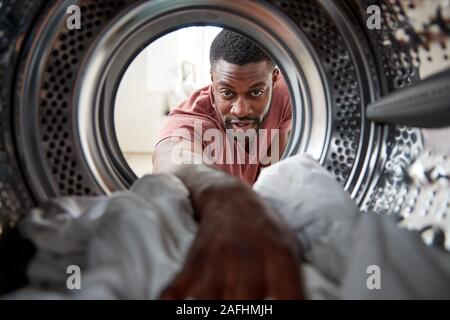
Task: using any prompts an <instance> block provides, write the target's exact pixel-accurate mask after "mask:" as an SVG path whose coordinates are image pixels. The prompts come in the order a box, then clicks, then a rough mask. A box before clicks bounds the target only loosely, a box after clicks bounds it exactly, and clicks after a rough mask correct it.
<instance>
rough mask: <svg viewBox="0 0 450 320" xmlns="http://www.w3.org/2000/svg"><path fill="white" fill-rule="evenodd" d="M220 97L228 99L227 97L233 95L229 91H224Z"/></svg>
mask: <svg viewBox="0 0 450 320" xmlns="http://www.w3.org/2000/svg"><path fill="white" fill-rule="evenodd" d="M222 95H223V96H224V97H227V98H229V97H231V96H232V95H233V93H232V92H231V91H228V90H224V91H222Z"/></svg>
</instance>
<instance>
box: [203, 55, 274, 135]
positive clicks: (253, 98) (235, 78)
mask: <svg viewBox="0 0 450 320" xmlns="http://www.w3.org/2000/svg"><path fill="white" fill-rule="evenodd" d="M278 72H279V71H278V69H274V68H273V66H272V65H271V64H270V63H269V62H267V61H261V62H257V63H248V64H246V65H243V66H240V65H236V64H231V63H228V62H226V61H224V60H219V61H217V63H216V64H215V66H213V68H212V70H211V80H212V83H213V85H212V89H213V98H214V103H215V105H216V109H217V111H218V113H219V114H220V116H221V118H222V120H223V122H224V125H225V128H226V129H233V130H242V131H246V130H248V129H256V130H257V129H259V128H260V127H261V125H262V123H263V121H264V119H265V117H266V115H267V113H268V112H269V109H270V103H271V101H272V89H273V85H274V84H275V82H276V80H277V76H278Z"/></svg>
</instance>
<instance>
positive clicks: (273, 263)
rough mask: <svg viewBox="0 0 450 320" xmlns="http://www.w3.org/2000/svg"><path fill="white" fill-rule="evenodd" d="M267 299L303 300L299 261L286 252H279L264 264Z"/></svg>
mask: <svg viewBox="0 0 450 320" xmlns="http://www.w3.org/2000/svg"><path fill="white" fill-rule="evenodd" d="M265 271H266V277H267V284H268V287H267V291H266V292H267V293H266V296H267V298H270V299H286V300H293V299H295V300H298V299H304V296H303V288H302V287H303V284H302V277H301V273H300V261H299V259H297V258H296V256H295V255H293V254H291V253H290V252H289V251H288V250H287V251H284V250H283V251H280V252H279V253H278V254H277V255H274V256H273V257H272V258H271V260H269V262H268V263H267V264H266V268H265Z"/></svg>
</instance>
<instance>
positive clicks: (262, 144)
mask: <svg viewBox="0 0 450 320" xmlns="http://www.w3.org/2000/svg"><path fill="white" fill-rule="evenodd" d="M211 87H212V86H211V85H209V86H206V87H204V88H202V89H200V90H197V91H196V92H194V93H193V94H192V95H191V96H190V97H189V98H188V99H187V100H186V101H184V102H182V103H181V104H180V105H179V106H178V107H176V108H175V109H174V110H172V111H171V112H170V114H169V116H168V119H167V120H166V122H165V124H164V126H163V129H162V130H161V132H160V135H159V138H158V143H159V142H161V141H162V140H164V139H167V138H171V137H176V138H180V137H181V138H184V139H187V140H189V141H191V142H193V143H197V146H198V147H199V148H201V150H202V151H203V152H204V153H205V152H206V153H207V154H208V155H209V156H210V157H209V159H214V166H215V167H217V168H219V169H221V170H224V171H226V172H228V173H229V174H231V175H233V176H235V177H238V178H240V179H241V180H243V181H245V182H247V183H248V184H253V183H254V182H255V181H256V179H257V177H258V175H259V172H260V170H261V168H262V167H263V166H265V165H266V164H267V161H266V162H263V163H261V161H262V160H261V159H264V158H265V159H267V157H264V156H267V155H271V156H275V157H277V155H278V153H279V152H276V154H275V155H274V153H273V152H274V151H273V150H274V149H276V148H275V147H274V148H271V147H272V146H275V145H277V144H276V143H275V142H274V141H276V140H275V139H277V132H279V133H280V134H285V133H286V132H287V131H289V130H290V129H291V123H292V108H291V100H290V96H289V91H288V89H287V86H286V83H285V81H284V79H283V77H282V76H279V77H278V81H277V82H276V83H275V86H274V88H273V92H272V103H271V106H270V110H269V112H268V114H267V116H266V118H265V119H264V121H263V123H262V125H261V127H260V128H259V130H257V131H256V132H257V136H258V138H257V140H256V141H258V142H257V143H255V144H254V145H255V146H257V147H256V148H257V149H251V150H248V148H247V149H246V148H245V147H243V143H239V142H238V141H239V140H236V139H234V138H233V137H231V136H230V135H229V134H227V133H229V132H230V130H226V129H225V127H224V123H223V120H222V118H221V117H220V115H219V113H218V111H217V110H216V108H215V105H214V103H213V101H214V100H213V98H212V92H211ZM241 142H242V140H241ZM213 143H216V144H215V145H213ZM271 149H272V150H271ZM197 150H199V149H197ZM281 156H282V155H281V154H279V155H278V157H281ZM272 159H273V158H272ZM276 160H278V159H276Z"/></svg>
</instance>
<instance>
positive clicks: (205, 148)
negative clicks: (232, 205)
mask: <svg viewBox="0 0 450 320" xmlns="http://www.w3.org/2000/svg"><path fill="white" fill-rule="evenodd" d="M210 63H211V81H212V84H211V85H209V86H207V87H205V88H202V89H200V90H198V91H196V92H195V93H194V94H193V95H192V96H191V97H190V98H189V99H188V100H187V101H185V102H183V103H181V105H179V106H178V107H177V108H176V109H175V110H173V111H172V112H171V113H170V114H169V119H168V121H167V122H166V124H165V126H164V127H163V130H162V132H161V135H160V139H159V142H158V143H157V146H156V148H155V153H154V156H153V168H154V172H160V171H167V170H169V171H173V170H174V169H175V167H176V166H177V165H180V164H193V163H195V164H199V163H206V164H209V165H212V166H214V167H216V168H218V169H221V170H223V171H226V172H228V173H229V174H231V175H233V176H236V177H238V178H240V179H241V180H243V181H245V182H247V183H248V184H253V183H254V182H255V181H256V179H257V177H258V175H259V172H260V169H261V167H264V166H268V165H270V164H272V163H274V162H276V161H278V160H279V158H280V157H281V155H282V154H283V151H284V149H285V147H286V144H287V141H288V137H289V131H290V129H291V119H292V113H291V103H290V98H289V92H288V89H287V87H286V84H285V82H284V80H283V77H282V76H281V75H280V71H279V69H278V68H277V67H276V65H275V63H274V62H273V61H272V59H271V58H270V57H268V56H267V55H266V54H265V53H264V52H263V51H262V50H261V49H260V48H258V47H257V46H256V45H255V44H254V43H253V42H252V41H250V40H249V39H247V38H246V37H244V36H242V35H240V34H237V33H235V32H232V31H229V30H223V31H221V32H220V33H219V34H218V35H217V37H216V38H215V39H214V41H213V43H212V45H211V50H210Z"/></svg>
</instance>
